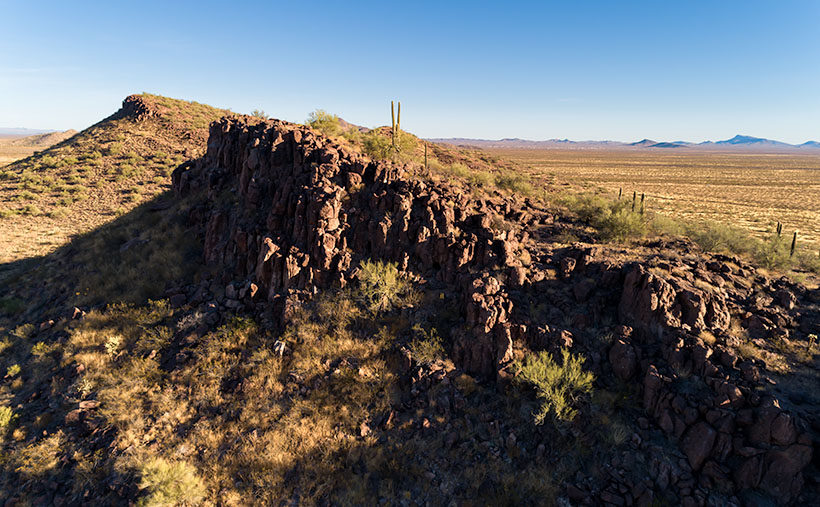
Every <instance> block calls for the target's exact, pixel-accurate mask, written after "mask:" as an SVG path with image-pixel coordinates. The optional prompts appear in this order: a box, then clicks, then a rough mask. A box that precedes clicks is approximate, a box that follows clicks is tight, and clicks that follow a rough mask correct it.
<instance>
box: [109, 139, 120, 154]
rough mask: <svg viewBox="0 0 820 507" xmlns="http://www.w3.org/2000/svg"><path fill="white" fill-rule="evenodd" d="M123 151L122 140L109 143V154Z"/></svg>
mask: <svg viewBox="0 0 820 507" xmlns="http://www.w3.org/2000/svg"><path fill="white" fill-rule="evenodd" d="M121 152H122V143H120V142H113V143H111V144H109V145H108V154H109V155H119V154H120V153H121Z"/></svg>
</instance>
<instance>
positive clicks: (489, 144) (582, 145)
mask: <svg viewBox="0 0 820 507" xmlns="http://www.w3.org/2000/svg"><path fill="white" fill-rule="evenodd" d="M428 141H432V142H434V143H444V144H454V145H457V146H474V147H477V148H521V149H527V148H529V149H570V150H595V149H598V150H602V149H645V148H651V149H656V148H657V149H685V150H715V151H758V152H775V153H780V152H807V151H808V152H814V151H817V152H818V153H820V142H818V141H806V142H805V143H803V144H789V143H784V142H781V141H774V140H772V139H765V138H762V137H752V136H744V135H736V136H735V137H733V138H731V139H726V140H724V141H704V142H702V143H690V142H687V141H660V142H659V141H653V140H652V139H641V140H640V141H637V142H634V143H623V142H620V141H570V140H569V139H548V140H546V141H530V140H527V139H518V138H513V139H510V138H507V139H499V140H497V141H496V140H491V139H467V138H460V137H456V138H449V139H445V138H436V139H428Z"/></svg>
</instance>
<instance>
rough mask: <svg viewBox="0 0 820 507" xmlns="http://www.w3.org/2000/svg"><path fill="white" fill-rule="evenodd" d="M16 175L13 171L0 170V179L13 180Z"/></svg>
mask: <svg viewBox="0 0 820 507" xmlns="http://www.w3.org/2000/svg"><path fill="white" fill-rule="evenodd" d="M16 177H17V174H15V173H14V171H0V181H7V180H13V179H14V178H16Z"/></svg>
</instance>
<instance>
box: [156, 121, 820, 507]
mask: <svg viewBox="0 0 820 507" xmlns="http://www.w3.org/2000/svg"><path fill="white" fill-rule="evenodd" d="M412 171H413V169H412V168H411V167H407V166H401V165H396V164H393V163H387V162H373V161H371V160H370V159H368V158H367V157H364V156H362V155H360V154H358V153H356V152H354V151H352V150H350V149H345V148H343V147H340V146H339V145H336V144H334V143H332V142H331V141H329V140H328V139H327V138H325V137H323V136H321V135H319V134H316V133H315V132H313V131H312V130H310V129H308V128H305V127H302V126H298V125H293V124H289V123H286V122H280V121H276V120H269V121H258V120H249V119H241V118H225V119H222V120H221V121H219V122H216V123H214V124H213V125H212V127H211V131H210V138H209V141H208V150H207V153H206V155H205V156H204V157H202V158H201V159H199V160H196V161H193V162H190V163H186V164H183V165H182V166H180V167H179V168H177V170H176V171H175V172H174V174H173V184H174V189H175V191H176V193H177V194H178V195H180V196H183V197H184V196H190V195H199V196H200V198H199V200H198V202H199V204H198V205H197V206H195V207H194V208H193V209H192V211H191V214H190V219H191V220H192V221H193V222H194V223H195V224H196V225H197V226H198V228H199V231H200V234H201V236H202V240H203V244H204V259H205V261H206V263H207V264H210V265H212V266H215V267H218V268H219V269H218V270H214V271H216V272H219V273H221V274H220V275H218V276H217V277H216V278H214V279H211V280H204V279H203V280H202V282H201V284H200V286H198V287H195V288H192V289H191V290H189V291H188V292H187V293H186V294H187V295H186V296H183V295H182V293H179V294H175V295H173V297H172V302H173V303H174V305H175V306H178V305H182V304H184V303H185V301H186V300H187V301H188V302H191V301H199V302H202V303H205V302H206V301H208V303H207V304H208V305H214V304H215V303H214V302H213V301H212V300H208V299H207V298H206V297H204V296H203V294H205V293H208V294H211V295H216V299H217V303H218V304H219V307H220V309H227V310H231V311H234V310H237V311H238V310H242V309H245V310H248V311H254V312H256V313H257V314H264V315H266V316H269V317H270V318H271V319H272V320H273V321H275V322H276V323H279V324H281V323H284V322H286V321H287V320H288V318H289V315H291V314H292V313H293V311H294V310H295V309H296V308H298V306H299V304H300V303H301V302H303V301H305V300H307V299H310V298H311V297H312V296H313V295H314V294H316V293H317V292H319V291H322V290H325V289H328V288H331V287H343V286H345V285H346V284H348V283H350V282H351V281H352V280H354V279H355V278H356V273H357V269H358V266H359V265H360V263H361V262H362V261H363V260H365V259H380V260H385V261H391V262H395V263H396V264H397V265H398V266H399V268H400V269H401V270H402V271H407V272H412V273H413V274H414V276H419V277H421V278H423V279H425V280H426V281H427V282H430V283H432V284H435V285H436V286H437V287H443V288H444V289H443V290H444V291H446V292H447V293H448V297H447V298H442V301H446V304H449V305H455V306H456V307H457V308H454V309H453V310H455V312H456V313H458V314H459V315H460V316H461V318H462V323H463V324H464V325H463V326H457V327H455V328H454V329H452V330H451V332H450V333H449V337H450V343H451V344H452V348H451V350H450V351H449V352H450V354H449V355H450V357H451V358H452V360H453V361H454V363H455V364H456V366H457V367H458V368H459V369H461V370H463V371H466V372H469V373H473V374H479V375H481V376H484V377H485V378H490V379H492V378H494V377H496V376H497V374H498V373H501V374H500V375H498V380H500V381H502V380H504V379H506V378H508V371H507V370H505V366H506V365H508V364H509V363H510V361H511V360H512V359H513V358H514V357H515V353H516V349H520V348H526V349H530V350H548V351H550V352H553V353H557V352H559V351H560V349H562V348H572V349H574V351H575V352H577V353H581V354H583V355H585V357H586V358H587V359H590V361H589V362H588V364H589V367H590V368H591V369H592V370H593V371H594V372H595V373H596V375H600V376H605V375H611V376H612V377H614V379H613V381H617V382H621V383H629V382H632V383H637V384H639V385H640V387H641V388H642V392H641V395H640V396H641V397H642V401H643V403H642V406H643V409H644V410H645V413H646V414H647V417H646V418H642V420H643V423H640V425H641V431H644V432H651V431H657V432H659V433H660V432H663V433H666V435H667V436H668V437H669V439H670V440H671V441H672V442H674V443H675V445H676V446H677V447H676V450H675V453H676V454H672V456H674V459H672V458H670V454H669V453H668V450H663V449H661V448H657V447H656V446H650V445H649V444H647V442H646V440H647V438H648V437H647V434H646V433H640V434H639V433H635V434H634V436H633V437H632V445H634V448H635V449H636V450H640V452H643V453H646V454H647V456H649V455H651V456H652V458H651V460H650V461H651V467H652V478H651V480H649V479H647V478H646V477H641V478H634V480H633V479H630V478H629V477H627V475H628V474H627V473H626V471H627V470H628V469H629V467H628V466H627V464H628V463H630V462H631V461H634V460H635V456H634V455H631V457H630V455H625V456H621V457H618V459H617V461H618V463H619V465H618V466H620V467H622V468H621V470H624V473H620V472H619V474H617V475H613V476H612V477H613V479H612V481H611V483H609V485H607V486H606V487H604V488H602V489H598V490H595V489H594V488H586V486H584V487H582V486H583V485H582V484H580V483H578V484H576V485H573V486H572V488H574V489H568V492H569V491H571V492H572V493H568V494H570V496H571V497H572V498H573V500H578V499H581V500H579V502H580V503H585V502H586V504H593V503H595V502H593V501H592V500H591V497H590V496H584V495H587V494H588V493H585V492H589V491H595V495H596V496H595V498H596V501H597V500H602V501H607V502H609V503H614V504H619V502H624V503H629V502H636V503H638V504H646V503H647V502H650V501H651V499H652V498H653V494H654V493H653V492H654V491H660V492H663V491H667V490H670V491H675V495H676V496H677V497H678V498H680V499H682V500H681V501H682V503H683V504H685V505H703V504H705V503H706V499H707V498H708V497H709V491H710V490H713V489H714V490H716V491H721V492H722V493H721V494H725V497H727V498H728V497H731V498H736V497H735V496H733V495H735V494H740V493H742V492H743V491H747V490H756V491H758V492H763V493H765V494H768V495H770V496H771V497H772V498H775V499H777V501H780V502H789V501H792V500H793V499H795V498H797V495H798V494H799V492H800V490H801V487H802V483H803V479H802V472H803V470H804V469H805V468H806V466H807V465H808V464H809V462H810V461H811V458H812V455H813V452H812V447H811V437H810V435H809V434H808V433H807V431H806V429H805V423H804V422H803V421H802V420H801V419H800V418H799V417H798V416H797V415H796V414H795V413H793V412H790V411H787V410H782V409H781V408H780V407H779V406H778V405H777V402H776V400H775V399H774V398H772V399H769V398H766V397H764V396H761V395H760V393H761V392H762V384H761V382H762V380H761V373H760V369H761V364H759V363H756V362H755V361H752V360H744V359H743V358H740V357H739V356H738V355H737V353H736V352H735V351H734V349H733V347H732V344H736V343H737V337H736V336H733V335H732V334H731V333H730V328H731V325H732V319H733V318H734V319H736V320H737V321H738V322H740V324H741V325H742V327H743V329H744V330H746V331H748V333H749V334H751V335H753V336H754V335H755V333H764V334H765V333H772V332H774V331H775V330H779V331H778V332H780V333H784V336H787V335H788V333H789V332H790V331H788V330H789V329H796V328H798V327H799V328H800V329H802V331H800V332H803V333H805V332H808V331H809V330H811V329H815V327H816V325H817V319H816V318H815V317H813V316H811V315H808V314H806V315H803V314H800V313H799V311H798V310H799V307H800V304H801V300H800V297H801V296H802V294H803V293H805V292H806V291H805V290H804V291H803V292H801V291H800V290H799V288H796V287H795V286H794V285H793V284H789V283H786V282H783V281H777V282H771V281H767V280H763V279H761V280H757V279H756V283H757V284H758V285H759V286H760V287H763V288H764V290H757V291H756V290H755V289H753V288H752V287H750V285H751V284H749V283H748V282H747V280H748V279H750V278H752V279H754V277H755V275H754V273H753V270H751V269H750V268H749V267H748V266H745V265H743V263H741V262H740V261H738V260H736V259H729V258H720V257H715V258H705V257H701V256H693V257H691V258H690V259H688V260H686V261H685V262H684V261H682V260H681V259H679V258H676V257H675V255H670V256H669V257H668V258H666V257H663V256H657V257H656V258H654V259H649V260H647V259H639V260H638V261H636V260H634V259H632V260H624V259H622V258H620V259H619V260H617V261H616V260H615V259H616V258H618V256H615V255H608V253H607V252H606V251H604V250H605V249H603V248H601V247H597V246H594V247H584V246H580V247H579V246H572V247H568V248H567V247H560V248H558V247H553V246H550V243H549V241H546V240H544V239H546V238H544V237H541V238H538V237H536V238H532V237H530V234H533V235H537V234H542V235H549V234H555V233H556V231H558V230H560V227H561V224H556V223H554V218H553V217H552V216H550V215H549V214H548V213H547V212H546V211H545V210H543V209H539V208H537V207H536V206H535V205H533V204H532V203H529V202H527V201H526V200H521V199H515V198H509V197H507V198H505V197H502V196H500V195H497V196H495V197H492V198H488V199H473V198H471V197H470V196H469V194H468V193H466V192H464V191H463V189H462V188H460V187H458V186H455V185H453V184H449V183H437V184H431V183H429V182H427V181H424V180H423V179H422V178H417V177H411V176H413V175H412V174H411V173H412ZM499 223H504V224H507V225H505V226H503V227H499V226H498V224H499ZM510 223H511V224H517V225H518V226H513V227H510V226H509V225H508V224H510ZM535 226H538V227H535ZM534 231H538V232H534ZM541 240H544V241H541ZM524 260H526V262H524ZM450 296H453V297H450ZM174 298H176V299H174ZM186 298H187V299H186ZM209 308H210V307H209ZM207 310H208V308H206V309H205V310H203V311H207ZM616 316H617V321H618V322H616V319H615V317H616ZM607 329H608V330H610V331H611V332H610V333H608V336H609V339H607V340H603V339H602V337H601V336H600V335H604V334H605V332H606V330H607ZM603 343H605V344H606V345H605V346H602V344H603ZM406 363H407V369H408V371H409V368H410V364H411V361H410V359H407V361H406ZM502 384H503V382H502ZM665 452H666V453H667V454H666V455H664V453H665ZM670 460H671V461H670ZM585 488H586V489H585ZM756 494H757V493H756ZM573 495H574V496H573ZM576 497H577V498H576ZM606 499H608V500H606ZM729 504H731V502H730V503H729Z"/></svg>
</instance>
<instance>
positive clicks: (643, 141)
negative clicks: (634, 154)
mask: <svg viewBox="0 0 820 507" xmlns="http://www.w3.org/2000/svg"><path fill="white" fill-rule="evenodd" d="M657 144H658V142H657V141H653V140H651V139H641V140H640V141H638V142H637V143H629V146H642V147H649V146H655V145H657Z"/></svg>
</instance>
